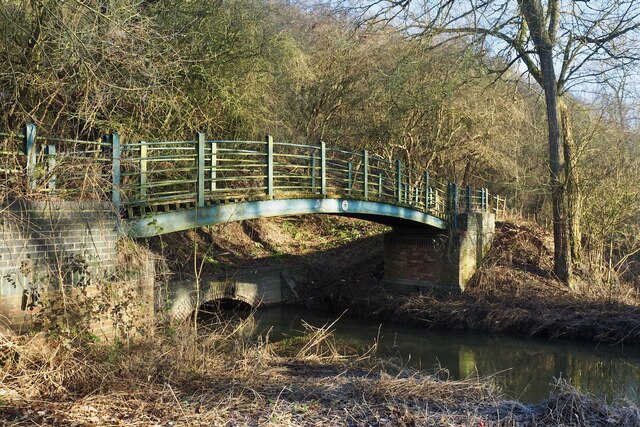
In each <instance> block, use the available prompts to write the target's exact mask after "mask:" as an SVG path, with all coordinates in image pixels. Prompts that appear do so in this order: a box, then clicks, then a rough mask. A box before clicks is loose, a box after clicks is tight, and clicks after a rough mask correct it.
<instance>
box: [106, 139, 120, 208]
mask: <svg viewBox="0 0 640 427" xmlns="http://www.w3.org/2000/svg"><path fill="white" fill-rule="evenodd" d="M107 138H108V140H109V141H110V142H111V201H112V202H113V204H114V206H115V209H116V212H117V217H118V218H119V217H120V184H121V182H120V155H121V147H120V135H119V134H118V133H117V132H114V133H112V134H111V135H109V136H108V137H107Z"/></svg>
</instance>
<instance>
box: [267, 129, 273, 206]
mask: <svg viewBox="0 0 640 427" xmlns="http://www.w3.org/2000/svg"><path fill="white" fill-rule="evenodd" d="M266 145H267V196H269V198H270V199H273V137H272V136H271V135H267V144H266Z"/></svg>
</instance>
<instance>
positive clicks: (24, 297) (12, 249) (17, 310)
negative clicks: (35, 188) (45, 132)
mask: <svg viewBox="0 0 640 427" xmlns="http://www.w3.org/2000/svg"><path fill="white" fill-rule="evenodd" d="M117 239H118V235H117V229H116V217H115V214H114V212H113V207H112V205H111V204H110V203H100V202H68V201H55V200H43V201H34V200H16V201H13V202H9V203H5V204H4V205H3V206H2V209H1V211H0V324H4V325H6V326H9V327H11V328H12V329H17V328H19V327H20V325H22V324H23V323H24V322H25V321H28V320H29V318H30V317H31V316H32V314H33V313H34V311H33V310H31V309H30V308H29V307H25V305H29V304H31V303H32V302H33V301H32V295H33V293H32V291H34V290H36V289H37V290H38V291H39V293H40V294H42V293H44V292H46V291H47V290H50V289H55V288H58V287H59V286H61V285H67V286H68V285H71V286H78V285H89V284H90V283H88V282H89V281H90V280H92V279H99V278H102V277H104V276H105V275H106V274H109V273H110V272H112V271H113V269H114V266H115V263H116V258H117V253H116V243H117Z"/></svg>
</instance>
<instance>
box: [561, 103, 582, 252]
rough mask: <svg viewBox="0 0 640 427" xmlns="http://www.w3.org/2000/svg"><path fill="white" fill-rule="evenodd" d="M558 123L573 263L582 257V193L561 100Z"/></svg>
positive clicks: (565, 110)
mask: <svg viewBox="0 0 640 427" xmlns="http://www.w3.org/2000/svg"><path fill="white" fill-rule="evenodd" d="M559 107H560V123H561V126H562V141H563V144H564V159H565V177H566V183H565V199H566V202H567V229H568V231H569V243H570V247H571V261H572V263H573V265H577V264H579V263H580V261H581V258H582V228H581V224H580V217H581V215H582V193H581V189H580V177H579V175H578V169H577V165H576V163H577V160H576V151H577V148H576V142H575V140H574V139H573V131H572V127H571V118H570V117H569V110H568V109H567V106H566V105H565V103H564V102H562V100H560V101H559Z"/></svg>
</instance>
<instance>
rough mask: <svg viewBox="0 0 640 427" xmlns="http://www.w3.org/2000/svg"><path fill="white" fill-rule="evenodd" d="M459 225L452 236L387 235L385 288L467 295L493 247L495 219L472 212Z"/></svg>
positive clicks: (428, 232)
mask: <svg viewBox="0 0 640 427" xmlns="http://www.w3.org/2000/svg"><path fill="white" fill-rule="evenodd" d="M459 223H460V227H459V228H457V229H451V230H450V231H449V233H448V234H443V233H442V232H441V231H438V230H434V229H427V228H420V229H418V228H402V227H395V228H394V229H393V231H392V232H390V233H388V234H387V235H385V239H384V277H383V284H384V286H385V287H387V288H388V289H389V290H390V291H391V292H395V293H403V294H407V293H420V292H429V291H436V292H445V293H457V292H463V291H464V290H465V287H466V285H467V283H468V282H469V279H471V277H472V276H473V274H474V273H475V271H476V269H477V268H478V267H479V266H480V264H481V263H482V260H483V258H484V256H485V255H486V253H487V251H488V250H489V248H490V246H491V241H492V239H493V235H494V232H495V216H494V215H493V214H491V213H481V212H468V213H464V214H461V215H460V221H459Z"/></svg>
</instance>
